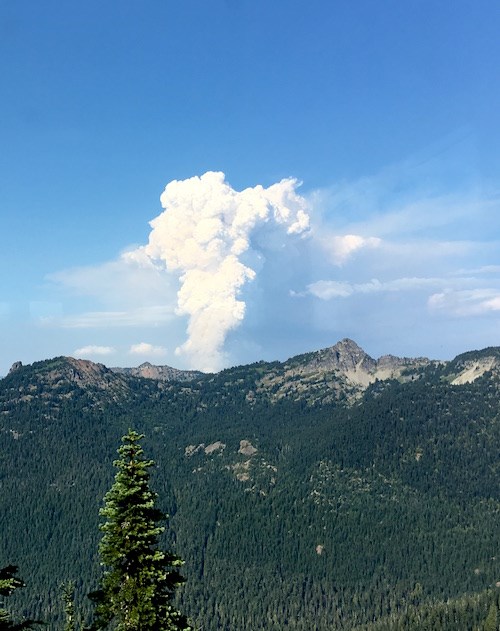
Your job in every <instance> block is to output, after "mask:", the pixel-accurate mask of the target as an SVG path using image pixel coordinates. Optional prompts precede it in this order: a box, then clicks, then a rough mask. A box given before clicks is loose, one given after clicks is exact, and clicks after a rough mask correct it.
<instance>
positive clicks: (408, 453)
mask: <svg viewBox="0 0 500 631" xmlns="http://www.w3.org/2000/svg"><path fill="white" fill-rule="evenodd" d="M487 351H488V352H489V354H488V357H490V356H493V355H495V356H498V354H499V353H498V349H487ZM483 353H484V352H483ZM478 356H480V353H478ZM474 357H475V356H474V355H473V354H472V355H470V354H468V355H467V356H465V355H464V356H461V358H457V360H455V363H453V362H450V363H449V364H438V363H431V364H429V365H425V366H421V367H419V368H418V370H415V371H413V373H412V374H411V375H407V378H401V379H398V380H396V379H389V380H385V381H375V382H374V383H372V384H371V385H370V386H368V387H367V388H366V389H365V390H363V391H362V392H360V393H358V394H357V395H356V396H353V393H352V392H351V391H349V390H348V389H346V388H344V387H343V386H342V379H341V376H339V375H336V374H333V373H332V374H329V375H326V374H325V375H316V376H315V379H314V381H313V382H312V381H311V383H312V385H311V386H310V387H308V386H307V383H305V382H303V381H302V382H300V384H299V383H298V382H297V387H296V388H294V387H288V385H287V390H286V391H283V381H279V382H277V381H275V382H273V383H270V385H269V386H267V388H264V387H263V386H262V376H263V375H267V374H271V373H272V374H273V375H274V374H276V373H277V371H279V370H280V367H279V365H278V363H275V364H264V363H258V364H253V365H250V366H241V367H237V368H233V369H229V370H226V371H223V372H221V373H218V374H216V375H206V376H205V377H202V378H199V379H197V380H193V381H191V382H188V383H186V382H178V383H177V382H168V383H159V382H156V381H155V380H147V379H142V378H139V377H131V376H124V375H116V374H114V373H111V372H110V371H106V369H104V367H103V373H102V375H101V376H100V377H99V379H96V380H94V381H91V382H86V383H84V384H82V383H81V382H79V381H78V380H75V379H74V378H70V377H68V375H70V374H71V371H69V372H68V365H67V360H66V359H65V358H57V359H55V360H50V361H47V362H39V363H37V364H33V365H32V366H24V367H20V368H18V369H17V370H16V371H14V372H12V373H10V374H9V375H8V376H7V377H5V378H4V379H2V380H1V381H0V492H1V502H2V529H1V546H0V550H1V558H0V567H3V566H6V565H8V564H14V565H16V566H18V567H19V568H20V575H21V576H22V578H23V580H24V582H25V583H26V587H25V588H23V589H21V590H16V593H14V594H13V595H12V596H11V597H10V598H9V599H8V606H9V608H10V609H12V610H15V611H16V612H18V613H19V615H25V616H28V617H30V618H34V619H42V620H45V621H46V622H47V623H48V624H47V626H46V627H45V628H47V629H50V630H52V629H54V630H55V629H62V625H63V619H64V616H63V609H64V605H63V602H62V599H61V584H63V583H67V582H68V581H74V582H75V591H76V601H75V606H76V609H77V611H78V612H80V613H81V615H82V617H83V619H85V618H86V616H88V615H89V612H90V601H89V599H88V598H87V594H88V593H89V592H91V591H92V590H93V589H95V587H96V583H97V581H98V576H99V572H100V566H99V558H98V542H99V538H100V534H99V523H100V522H99V509H100V508H101V507H102V502H103V497H104V495H105V493H106V491H107V490H108V489H109V488H110V486H111V484H112V481H113V475H114V471H113V464H112V463H113V460H114V459H115V457H116V448H117V446H118V444H119V442H120V437H121V436H122V435H123V434H124V433H125V432H126V431H127V429H128V428H129V427H133V428H134V429H136V430H137V431H138V432H141V433H144V434H145V436H146V437H145V439H144V441H143V446H144V450H145V452H146V453H147V455H148V457H151V458H152V459H153V460H154V461H155V467H154V470H152V471H151V484H152V487H153V488H154V490H155V491H156V492H157V493H158V496H159V500H158V502H159V505H160V508H161V510H163V511H164V512H165V513H168V515H169V519H168V522H167V528H166V530H165V533H164V534H163V535H162V539H161V543H162V545H163V546H164V547H165V548H166V549H171V550H173V551H174V552H175V554H176V555H178V556H179V557H181V558H182V559H184V560H185V565H184V567H183V570H182V573H183V575H184V576H185V578H186V579H187V580H186V583H185V584H184V585H183V586H181V587H180V588H179V590H177V594H176V601H175V605H176V607H178V609H179V610H180V611H182V612H183V613H184V614H186V615H187V617H188V618H189V620H190V621H191V624H192V626H193V627H194V628H196V629H203V630H207V631H208V630H215V629H223V630H227V631H229V630H231V631H243V630H247V629H252V630H255V631H258V630H261V629H262V630H264V629H265V630H279V629H290V630H294V631H306V630H307V631H310V630H311V629H318V630H323V629H325V630H326V629H337V630H352V631H354V630H356V631H382V630H387V631H392V630H394V631H399V630H403V629H415V630H424V629H425V630H431V629H432V630H434V629H441V630H446V631H448V630H449V631H452V630H453V631H455V630H457V629H470V630H478V631H490V630H491V629H498V628H499V623H500V612H499V611H498V609H499V592H500V582H499V581H500V458H499V454H500V449H499V448H500V419H499V404H498V401H499V393H500V379H499V377H498V374H497V373H496V372H495V371H494V370H493V371H491V370H490V371H487V372H485V373H484V374H482V375H481V376H480V377H478V378H477V379H475V380H474V381H473V382H471V383H463V384H461V385H453V384H452V383H451V382H452V381H453V375H455V374H456V373H457V372H458V371H459V370H460V369H461V367H462V366H463V364H464V362H467V361H471V360H473V359H474ZM481 357H482V356H481ZM460 362H462V364H461V363H460ZM290 379H291V381H292V382H293V379H294V377H291V378H290ZM335 380H337V381H338V383H337V385H335V383H334V385H333V386H332V383H333V382H335ZM304 383H305V385H304ZM322 384H323V385H322ZM339 384H340V385H339ZM299 386H300V388H299ZM334 386H335V387H336V388H337V394H336V396H334V397H333V396H325V392H327V391H328V392H331V391H332V388H334ZM341 386H342V387H341ZM273 388H274V390H273ZM273 392H274V393H276V392H280V393H281V395H280V396H273ZM314 393H316V395H314V396H313V394H314ZM318 393H319V394H318ZM4 604H5V603H4Z"/></svg>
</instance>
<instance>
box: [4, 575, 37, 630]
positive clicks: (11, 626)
mask: <svg viewBox="0 0 500 631" xmlns="http://www.w3.org/2000/svg"><path fill="white" fill-rule="evenodd" d="M15 574H17V567H16V566H15V565H7V566H6V567H4V568H2V569H0V595H1V596H10V595H11V594H12V592H13V591H14V590H16V589H18V588H19V587H24V583H23V581H22V580H21V579H20V578H17V576H15ZM34 624H41V623H40V622H38V621H35V620H23V621H22V622H18V623H15V622H13V620H12V617H11V615H10V613H9V612H8V611H7V610H5V609H4V608H3V607H2V606H1V605H0V631H4V630H5V631H21V629H33V625H34Z"/></svg>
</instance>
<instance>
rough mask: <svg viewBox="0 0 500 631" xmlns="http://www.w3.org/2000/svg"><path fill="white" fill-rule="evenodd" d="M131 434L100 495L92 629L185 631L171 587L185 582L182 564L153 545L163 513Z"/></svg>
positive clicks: (147, 463)
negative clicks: (101, 570)
mask: <svg viewBox="0 0 500 631" xmlns="http://www.w3.org/2000/svg"><path fill="white" fill-rule="evenodd" d="M143 437H144V436H143V435H141V434H138V433H137V432H135V431H133V430H129V431H128V433H127V434H126V435H125V436H124V437H123V438H122V445H121V446H120V448H119V449H118V454H119V456H120V458H119V459H118V460H116V461H115V462H114V463H113V464H114V466H115V467H116V468H117V469H118V472H117V474H116V476H115V481H114V484H113V486H112V487H111V489H110V490H109V491H108V493H107V494H106V495H105V497H104V502H105V505H104V508H102V509H101V511H100V514H101V515H102V516H103V517H104V518H105V519H106V521H105V522H104V523H103V524H102V525H101V526H100V528H101V530H102V532H103V533H104V534H103V537H102V540H101V543H100V546H99V553H100V556H101V564H102V565H103V566H104V567H105V570H104V574H103V577H102V579H101V586H100V587H101V588H100V590H99V591H97V592H95V593H94V594H92V595H91V598H92V599H93V600H94V601H95V602H96V612H95V613H96V616H95V623H94V628H95V629H104V628H111V629H116V631H172V630H178V629H183V630H188V629H190V627H189V625H188V623H187V620H186V618H185V617H184V616H183V615H181V614H180V613H179V612H178V611H177V610H176V609H175V607H174V606H173V605H172V602H171V601H172V596H173V592H174V590H175V588H176V587H177V586H178V585H179V584H180V583H182V582H183V581H184V579H183V578H182V577H181V576H180V574H179V572H178V570H177V568H179V567H180V566H181V565H182V561H181V560H180V559H179V558H178V557H177V556H174V555H173V554H171V553H170V552H164V551H162V550H160V549H159V547H158V536H159V535H160V534H161V533H162V532H163V531H164V528H163V527H162V526H160V525H159V522H160V521H163V520H165V519H166V517H167V516H166V515H165V514H164V513H162V512H161V511H160V510H159V509H158V508H157V507H156V505H155V504H156V499H157V495H156V493H154V492H153V491H151V489H150V488H149V472H148V469H149V468H150V467H151V466H152V465H153V464H154V463H153V461H152V460H146V459H145V458H144V451H143V449H142V447H141V445H140V440H141V439H142V438H143Z"/></svg>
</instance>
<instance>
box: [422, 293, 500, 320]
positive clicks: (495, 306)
mask: <svg viewBox="0 0 500 631" xmlns="http://www.w3.org/2000/svg"><path fill="white" fill-rule="evenodd" d="M428 304H429V307H430V309H431V310H433V311H436V312H443V313H446V314H449V315H453V316H456V317H461V318H466V317H471V316H483V315H487V314H498V312H500V289H488V288H482V289H470V290H461V291H443V292H439V293H435V294H432V296H430V297H429V301H428Z"/></svg>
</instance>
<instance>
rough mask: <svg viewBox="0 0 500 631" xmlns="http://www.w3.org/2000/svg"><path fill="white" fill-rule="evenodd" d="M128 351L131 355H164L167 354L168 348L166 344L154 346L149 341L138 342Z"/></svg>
mask: <svg viewBox="0 0 500 631" xmlns="http://www.w3.org/2000/svg"><path fill="white" fill-rule="evenodd" d="M128 352H129V354H130V355H145V356H148V357H162V356H164V355H166V354H167V349H166V348H165V347H164V346H154V345H153V344H149V343H148V342H139V343H138V344H132V346H131V347H130V349H129V351H128Z"/></svg>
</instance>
